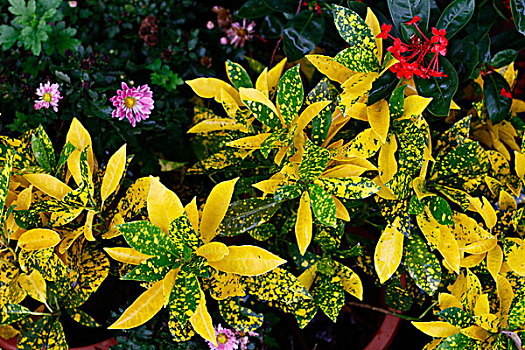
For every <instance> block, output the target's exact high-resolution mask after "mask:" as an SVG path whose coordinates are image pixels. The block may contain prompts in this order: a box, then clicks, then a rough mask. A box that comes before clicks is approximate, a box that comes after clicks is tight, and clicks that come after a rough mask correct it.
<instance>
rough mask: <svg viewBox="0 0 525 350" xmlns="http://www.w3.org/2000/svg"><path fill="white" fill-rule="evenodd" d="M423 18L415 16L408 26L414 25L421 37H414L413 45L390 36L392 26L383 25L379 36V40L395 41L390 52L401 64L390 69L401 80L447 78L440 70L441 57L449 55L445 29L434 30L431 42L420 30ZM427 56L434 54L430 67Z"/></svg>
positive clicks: (389, 48)
mask: <svg viewBox="0 0 525 350" xmlns="http://www.w3.org/2000/svg"><path fill="white" fill-rule="evenodd" d="M420 20H421V18H420V17H419V16H414V18H412V19H411V20H410V21H408V22H407V24H408V25H413V26H414V27H416V29H417V30H418V32H419V34H420V35H421V36H417V35H416V34H414V35H412V38H411V43H410V44H408V45H407V44H405V43H403V42H402V41H401V40H400V39H399V38H394V37H393V36H392V35H390V34H389V33H390V30H391V29H392V25H388V24H385V23H383V25H382V26H381V33H379V34H378V35H377V37H378V38H382V39H387V38H391V39H393V40H394V45H392V46H389V47H388V48H387V51H389V52H390V53H391V54H392V56H393V57H394V58H396V59H397V60H398V61H399V62H398V63H396V64H395V65H393V66H392V67H390V70H391V71H392V72H394V73H396V75H397V77H398V78H399V79H402V78H405V79H410V78H412V76H413V75H416V76H418V77H420V78H429V77H446V75H445V74H443V73H442V72H440V70H439V61H438V57H439V55H441V56H445V55H446V54H447V45H448V40H447V39H446V38H445V35H446V34H447V32H446V30H445V29H436V28H432V34H433V36H432V38H431V39H430V40H429V39H428V38H427V37H426V36H425V34H423V32H421V30H420V29H419V27H418V25H417V22H419V21H420ZM427 54H433V57H432V59H431V60H430V62H429V64H428V66H425V57H426V55H427Z"/></svg>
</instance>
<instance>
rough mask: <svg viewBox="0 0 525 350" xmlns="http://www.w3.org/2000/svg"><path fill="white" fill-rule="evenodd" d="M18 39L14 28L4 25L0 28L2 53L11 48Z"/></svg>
mask: <svg viewBox="0 0 525 350" xmlns="http://www.w3.org/2000/svg"><path fill="white" fill-rule="evenodd" d="M17 39H18V32H17V31H16V29H15V28H13V27H10V26H8V25H6V24H2V25H1V26H0V44H2V49H3V50H4V51H6V50H8V49H9V48H11V46H13V45H14V44H15V43H16V41H17Z"/></svg>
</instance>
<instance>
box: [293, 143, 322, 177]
mask: <svg viewBox="0 0 525 350" xmlns="http://www.w3.org/2000/svg"><path fill="white" fill-rule="evenodd" d="M329 159H330V152H329V151H328V150H327V149H326V148H323V147H319V146H317V145H315V144H314V143H313V142H311V141H310V140H308V139H307V140H306V147H305V149H304V153H303V157H302V159H301V164H300V165H299V178H300V179H301V180H303V181H306V182H309V181H312V180H314V179H316V178H317V177H318V176H319V175H321V173H322V172H323V171H324V170H325V168H326V165H327V164H328V160H329Z"/></svg>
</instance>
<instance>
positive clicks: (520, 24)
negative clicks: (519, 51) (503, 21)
mask: <svg viewBox="0 0 525 350" xmlns="http://www.w3.org/2000/svg"><path fill="white" fill-rule="evenodd" d="M510 9H511V11H512V20H513V21H514V25H515V26H516V29H517V30H518V31H519V32H520V33H521V34H523V35H525V0H510Z"/></svg>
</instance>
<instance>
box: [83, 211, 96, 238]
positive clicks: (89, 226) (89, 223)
mask: <svg viewBox="0 0 525 350" xmlns="http://www.w3.org/2000/svg"><path fill="white" fill-rule="evenodd" d="M94 217H95V212H94V211H93V210H90V211H88V212H87V215H86V223H85V224H84V237H86V239H87V240H88V241H91V242H93V241H95V237H94V236H93V218H94Z"/></svg>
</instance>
